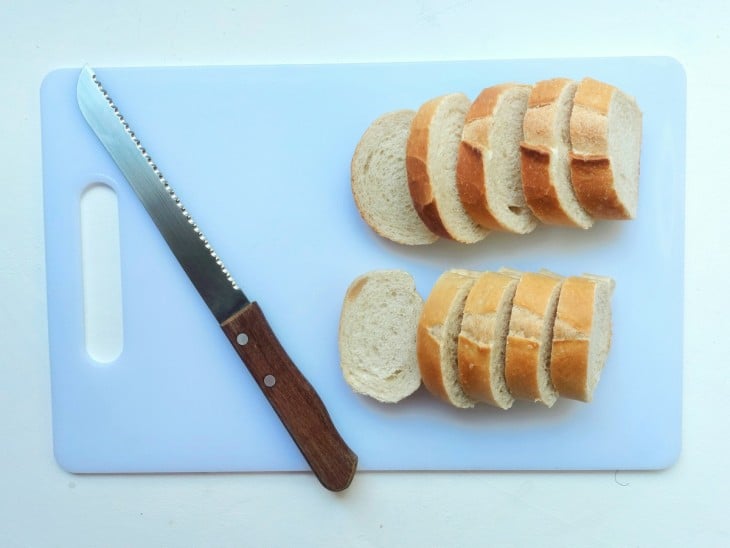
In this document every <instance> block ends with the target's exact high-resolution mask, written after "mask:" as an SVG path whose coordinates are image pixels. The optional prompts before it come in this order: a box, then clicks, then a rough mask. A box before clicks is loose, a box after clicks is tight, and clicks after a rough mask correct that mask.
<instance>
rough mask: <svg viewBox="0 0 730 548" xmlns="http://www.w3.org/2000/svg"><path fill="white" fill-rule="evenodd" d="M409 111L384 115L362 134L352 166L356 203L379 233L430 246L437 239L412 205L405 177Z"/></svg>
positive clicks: (399, 241)
mask: <svg viewBox="0 0 730 548" xmlns="http://www.w3.org/2000/svg"><path fill="white" fill-rule="evenodd" d="M415 114H416V113H415V112H414V111H412V110H399V111H395V112H390V113H387V114H384V115H383V116H381V117H379V118H378V119H377V120H375V121H374V122H373V123H372V124H371V126H370V127H369V128H368V129H367V130H366V131H365V133H364V134H363V136H362V138H361V139H360V142H359V143H358V145H357V148H356V149H355V153H354V155H353V157H352V163H351V185H352V194H353V197H354V198H355V204H356V205H357V208H358V210H359V212H360V216H361V217H362V218H363V220H364V221H365V222H366V223H367V224H368V225H369V226H370V227H371V228H372V229H373V230H374V231H375V232H376V233H378V234H380V235H381V236H383V237H384V238H387V239H389V240H392V241H394V242H397V243H401V244H407V245H422V244H430V243H432V242H434V241H436V240H437V239H438V237H437V236H436V235H435V234H434V233H433V232H431V230H429V229H428V228H427V227H426V225H425V224H424V223H423V221H422V220H421V218H420V217H419V215H418V213H416V210H415V208H414V206H413V201H412V200H411V195H410V192H409V191H408V176H407V174H406V142H407V140H408V135H409V132H410V128H411V122H412V121H413V117H414V116H415Z"/></svg>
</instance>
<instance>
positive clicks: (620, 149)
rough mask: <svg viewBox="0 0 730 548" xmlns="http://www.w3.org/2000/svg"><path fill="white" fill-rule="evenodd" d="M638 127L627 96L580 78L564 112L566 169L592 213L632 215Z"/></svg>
mask: <svg viewBox="0 0 730 548" xmlns="http://www.w3.org/2000/svg"><path fill="white" fill-rule="evenodd" d="M641 133H642V114H641V110H639V107H638V105H637V104H636V101H635V100H634V98H633V97H630V96H629V95H626V94H625V93H623V92H622V91H621V90H619V89H618V88H615V87H614V86H611V85H609V84H606V83H604V82H599V81H598V80H594V79H592V78H585V79H583V80H582V81H581V82H580V84H579V85H578V89H577V91H576V94H575V98H574V103H573V112H572V114H571V117H570V139H571V146H572V151H571V153H570V173H571V179H572V182H573V188H574V190H575V194H576V197H577V198H578V201H579V202H580V203H581V205H582V206H583V208H584V209H585V210H586V211H587V212H588V213H589V214H590V215H591V216H593V217H594V218H596V219H616V220H620V219H633V218H635V217H636V212H637V208H638V199H639V171H640V167H639V162H640V158H641Z"/></svg>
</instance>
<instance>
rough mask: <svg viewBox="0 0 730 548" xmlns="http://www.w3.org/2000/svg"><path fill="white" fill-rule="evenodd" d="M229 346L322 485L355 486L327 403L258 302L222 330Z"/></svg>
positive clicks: (348, 454) (352, 463) (351, 459)
mask: <svg viewBox="0 0 730 548" xmlns="http://www.w3.org/2000/svg"><path fill="white" fill-rule="evenodd" d="M221 328H222V329H223V331H224V332H225V334H226V336H227V337H228V340H229V341H230V342H231V344H232V345H233V347H234V348H235V349H236V352H237V353H238V355H239V356H240V357H241V359H242V360H243V362H244V364H245V365H246V367H247V368H248V370H249V371H250V372H251V374H252V375H253V378H254V379H255V380H256V383H257V384H258V385H259V388H260V389H261V391H262V392H263V393H264V395H265V396H266V398H267V399H268V400H269V403H270V404H271V406H272V407H273V408H274V411H276V414H277V415H279V419H281V422H282V423H283V424H284V426H285V427H286V429H287V430H288V431H289V435H291V437H292V439H293V440H294V442H295V443H296V444H297V446H298V447H299V450H300V451H301V452H302V454H303V455H304V458H305V459H306V460H307V462H308V463H309V466H310V467H311V469H312V471H313V472H314V474H315V475H316V476H317V479H319V481H320V482H321V483H322V485H324V486H325V487H326V488H327V489H329V490H330V491H342V490H343V489H345V488H346V487H347V486H348V485H350V482H351V481H352V477H353V476H354V475H355V469H356V468H357V455H356V454H355V453H353V452H352V450H351V449H350V448H349V447H348V446H347V444H346V443H345V442H344V440H343V439H342V437H341V436H340V434H339V432H338V431H337V429H336V428H335V426H334V424H333V423H332V419H331V418H330V416H329V413H328V412H327V409H326V408H325V406H324V403H322V400H321V399H320V398H319V396H318V395H317V392H315V390H314V388H312V385H311V384H309V382H308V381H307V379H306V378H304V375H302V373H301V372H300V371H299V369H297V366H296V365H295V364H294V362H293V361H292V360H291V358H289V356H288V355H287V353H286V351H285V350H284V348H283V347H282V346H281V343H280V342H279V340H278V339H277V338H276V335H275V334H274V332H273V331H272V329H271V327H270V326H269V322H268V321H266V317H265V316H264V313H263V312H262V311H261V308H260V307H259V305H258V304H257V303H255V302H252V303H251V304H249V305H247V306H246V307H245V308H243V309H242V310H241V311H240V312H237V313H236V314H234V315H233V316H231V317H230V318H228V319H227V320H225V321H224V322H223V323H222V324H221Z"/></svg>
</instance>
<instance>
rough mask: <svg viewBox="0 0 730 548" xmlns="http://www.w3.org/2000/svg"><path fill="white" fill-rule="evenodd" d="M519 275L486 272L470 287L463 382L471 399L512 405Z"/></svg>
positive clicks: (462, 338) (462, 343)
mask: <svg viewBox="0 0 730 548" xmlns="http://www.w3.org/2000/svg"><path fill="white" fill-rule="evenodd" d="M518 280H519V277H517V276H515V275H512V274H508V273H499V272H485V273H483V274H482V275H481V276H479V278H478V279H477V281H476V282H475V283H474V285H473V286H472V288H471V291H469V296H468V297H467V299H466V304H465V306H464V317H463V320H462V322H461V332H460V333H459V345H458V363H459V382H460V383H461V387H462V388H463V389H464V392H465V393H466V395H467V396H469V397H470V398H471V399H473V400H476V401H480V402H484V403H487V404H489V405H493V406H495V407H499V408H501V409H509V408H510V407H512V403H513V402H514V398H513V397H512V395H511V394H510V393H509V390H507V383H506V381H505V378H504V354H505V346H506V343H507V332H508V330H509V320H510V316H511V313H512V299H513V298H514V295H515V289H517V282H518Z"/></svg>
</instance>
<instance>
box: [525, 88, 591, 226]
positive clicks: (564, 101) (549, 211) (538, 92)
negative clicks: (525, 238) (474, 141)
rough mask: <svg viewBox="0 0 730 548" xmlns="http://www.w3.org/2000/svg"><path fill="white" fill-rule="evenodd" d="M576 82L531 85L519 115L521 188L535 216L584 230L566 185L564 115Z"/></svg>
mask: <svg viewBox="0 0 730 548" xmlns="http://www.w3.org/2000/svg"><path fill="white" fill-rule="evenodd" d="M576 88H577V83H576V82H574V81H573V80H570V79H568V78H553V79H552V80H543V81H541V82H538V83H537V84H535V86H534V87H533V88H532V93H531V94H530V100H529V102H528V104H527V112H525V120H524V124H523V129H524V141H522V144H521V145H520V152H521V158H522V188H523V190H524V193H525V200H526V201H527V205H528V206H529V207H530V209H531V210H532V212H533V213H534V214H535V216H536V217H537V218H538V219H540V220H541V221H542V222H543V223H546V224H551V225H565V226H577V227H579V228H590V227H591V226H592V225H593V218H592V217H591V216H590V215H588V213H586V211H585V210H584V209H583V207H581V205H580V204H579V203H578V199H577V198H576V197H575V192H573V185H572V184H571V182H570V159H569V158H568V154H569V153H570V113H571V112H572V110H573V97H574V95H575V90H576Z"/></svg>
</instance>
